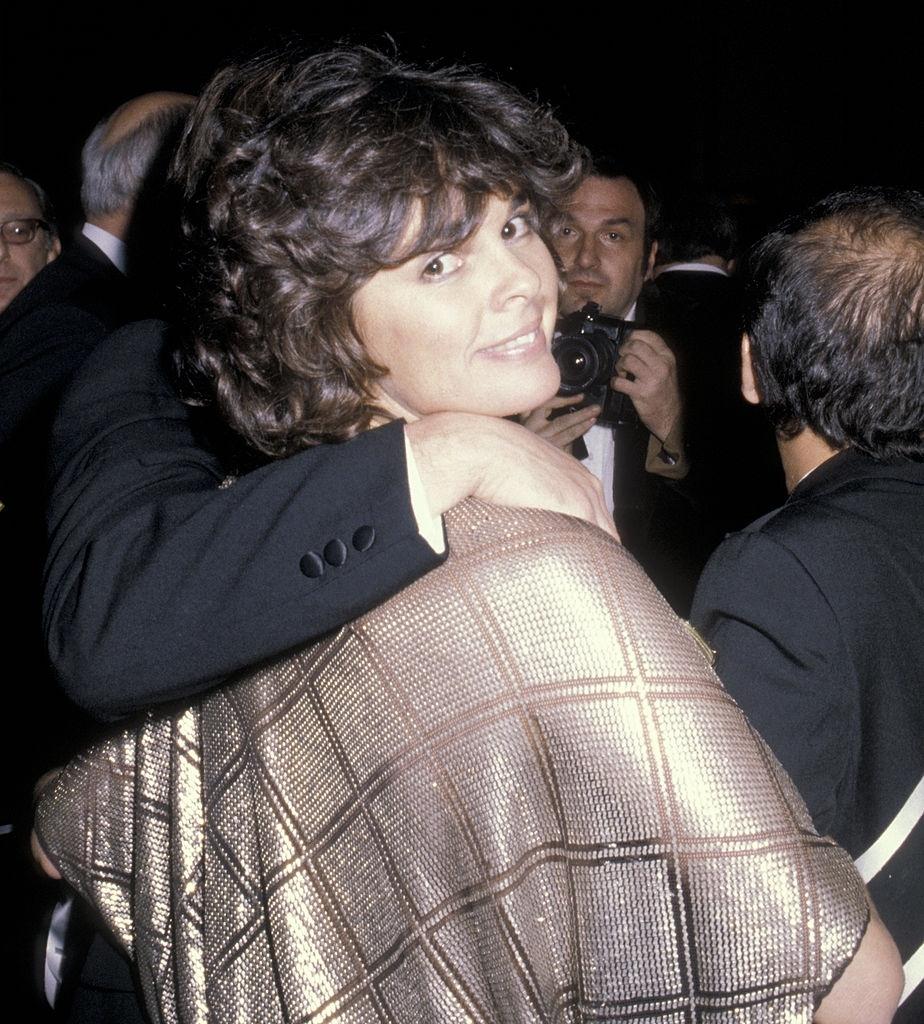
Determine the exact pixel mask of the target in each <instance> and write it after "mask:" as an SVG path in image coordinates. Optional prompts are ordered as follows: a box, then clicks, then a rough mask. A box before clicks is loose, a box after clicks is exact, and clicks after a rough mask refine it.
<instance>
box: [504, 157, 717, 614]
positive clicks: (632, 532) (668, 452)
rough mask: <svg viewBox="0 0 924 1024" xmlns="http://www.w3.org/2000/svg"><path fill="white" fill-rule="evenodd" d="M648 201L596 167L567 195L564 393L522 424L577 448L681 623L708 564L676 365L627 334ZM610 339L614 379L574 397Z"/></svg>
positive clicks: (659, 341) (661, 347) (667, 354)
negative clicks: (688, 489)
mask: <svg viewBox="0 0 924 1024" xmlns="http://www.w3.org/2000/svg"><path fill="white" fill-rule="evenodd" d="M652 204H653V195H652V193H651V192H650V191H649V190H648V189H647V188H646V186H645V185H644V184H643V183H642V182H641V181H636V180H634V179H633V178H632V177H630V176H629V175H628V174H627V173H626V172H625V171H624V170H623V169H622V168H621V167H618V166H615V165H611V164H609V163H607V162H605V161H600V160H595V161H594V163H593V167H592V170H591V173H590V174H589V175H588V176H587V177H585V178H584V180H583V181H582V182H581V184H580V185H579V186H578V188H577V189H576V190H575V191H574V192H573V193H572V194H571V196H570V198H569V200H568V201H567V203H566V204H565V207H564V209H563V211H562V212H563V217H562V221H561V224H560V225H559V227H558V230H557V232H556V235H555V238H554V239H553V241H554V244H555V247H556V249H557V251H558V255H559V257H560V258H561V261H562V264H563V266H564V272H565V291H564V294H563V296H562V301H561V306H560V309H561V313H562V314H565V315H564V316H563V317H562V319H561V320H560V321H559V325H558V326H559V332H560V333H559V337H558V340H557V342H556V355H557V357H558V362H559V366H560V367H561V368H562V377H563V384H564V386H563V390H562V392H560V393H559V396H558V397H556V398H555V399H553V400H552V401H551V402H549V403H547V404H546V405H544V406H542V407H540V408H537V409H534V410H532V411H531V412H529V413H526V414H524V415H523V416H522V417H521V420H522V422H523V423H524V424H525V425H526V426H527V427H529V429H531V430H533V431H534V432H535V433H537V434H539V435H540V436H542V437H544V438H545V439H546V440H548V441H550V442H551V443H552V444H554V445H556V446H557V447H559V448H562V449H567V448H569V447H570V446H572V445H574V449H573V450H574V454H575V455H576V456H578V457H579V458H584V459H585V460H586V461H585V465H586V466H587V467H588V469H590V470H591V471H592V472H593V473H594V474H595V475H596V476H597V477H598V478H599V479H600V481H601V482H602V484H603V488H604V493H605V496H606V500H607V505H608V507H609V509H610V511H611V512H612V513H613V518H614V520H615V522H616V526H617V528H618V530H619V532H620V536H621V537H622V540H623V543H624V544H625V546H626V547H627V548H629V550H630V551H631V552H632V553H633V554H634V555H635V556H636V557H637V558H638V559H639V561H640V562H641V563H642V565H643V566H644V567H645V569H646V570H647V571H648V573H649V575H651V577H652V578H653V579H654V581H655V583H657V584H658V586H659V588H660V589H661V591H662V592H663V593H664V594H665V596H666V597H667V598H668V600H669V601H670V602H671V603H672V604H673V606H674V608H675V610H677V611H678V612H679V613H680V614H685V613H686V612H687V611H688V609H689V603H690V600H691V598H692V591H693V587H694V585H695V582H696V577H697V575H698V569H699V568H700V564H701V559H700V558H699V557H698V553H697V551H696V548H697V545H696V540H695V536H694V534H695V531H694V530H692V529H691V527H690V521H691V516H690V515H689V512H690V505H689V502H688V500H687V498H686V497H685V496H684V495H683V494H682V493H681V492H680V491H679V490H678V489H677V487H676V484H675V483H674V481H678V480H681V479H682V478H683V477H685V476H686V475H687V471H688V464H687V461H686V459H685V457H684V453H683V438H682V424H681V420H682V416H681V414H682V405H681V399H680V390H679V386H678V381H677V366H676V361H675V358H674V354H673V352H672V351H671V350H670V348H669V347H668V346H667V344H666V343H665V341H664V340H663V338H661V337H660V335H658V334H656V333H655V332H654V331H650V330H645V329H643V328H641V327H640V328H639V329H632V328H631V326H630V324H631V323H632V322H633V321H635V320H636V317H637V313H638V310H637V305H638V298H639V294H640V293H641V290H642V285H643V284H644V283H645V281H646V280H648V278H649V277H650V276H651V271H652V268H653V266H654V261H655V255H656V253H657V241H655V240H654V239H653V238H652V224H653V221H654V216H653V208H652ZM588 303H593V304H595V306H596V307H597V308H593V307H588V306H587V304H588ZM603 335H605V336H606V338H608V339H609V344H610V347H611V352H612V360H613V362H612V367H613V374H612V376H611V377H610V378H609V379H608V380H606V381H605V382H604V383H603V384H602V385H601V384H600V383H599V381H596V382H595V383H594V384H593V385H592V386H591V387H590V388H585V390H584V391H583V392H581V393H580V394H574V393H573V390H571V391H570V393H567V394H566V393H565V391H568V390H569V388H568V383H569V378H571V377H573V379H574V382H575V383H577V382H578V380H579V376H580V370H582V369H583V368H584V367H585V366H586V365H587V363H601V364H602V363H605V354H604V352H605V348H606V342H605V341H604V338H603V337H602V336H603ZM595 342H596V344H595ZM594 349H598V350H599V356H600V358H599V360H597V359H596V358H595V355H596V353H595V351H593V350H594ZM572 371H574V372H573V373H572ZM620 396H625V397H624V398H623V399H622V401H621V402H620V401H618V398H619V397H620ZM562 410H566V411H562ZM627 413H628V415H627ZM633 413H634V414H633Z"/></svg>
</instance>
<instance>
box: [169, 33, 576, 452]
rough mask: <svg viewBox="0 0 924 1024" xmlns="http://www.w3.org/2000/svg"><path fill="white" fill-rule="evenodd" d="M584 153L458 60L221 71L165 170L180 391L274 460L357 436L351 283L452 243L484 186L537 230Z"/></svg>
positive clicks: (284, 58) (341, 58) (365, 390)
mask: <svg viewBox="0 0 924 1024" xmlns="http://www.w3.org/2000/svg"><path fill="white" fill-rule="evenodd" d="M583 161H584V154H583V151H582V149H581V148H580V147H579V146H577V145H576V144H575V143H574V142H573V141H572V140H571V139H570V138H569V136H568V134H567V132H566V131H565V129H564V128H563V127H562V126H561V124H559V123H558V121H557V120H556V119H555V117H554V116H553V115H552V113H551V111H550V110H548V109H547V108H544V107H542V106H540V105H538V104H536V103H534V102H532V101H530V100H528V99H526V98H525V97H524V96H522V95H520V94H519V93H518V92H517V91H516V90H514V89H513V88H511V87H510V86H508V85H505V84H503V83H500V82H497V81H494V80H492V79H490V78H488V77H486V76H484V75H482V74H479V73H478V72H476V71H473V70H472V69H469V68H464V67H446V68H440V69H433V70H423V69H419V68H415V67H410V66H408V65H405V64H401V63H398V62H397V61H395V60H393V59H391V58H390V57H387V56H384V55H383V54H381V53H377V52H374V51H372V50H368V49H365V48H354V49H338V50H334V51H332V52H327V53H321V54H315V55H312V56H307V57H306V56H305V55H304V54H295V53H292V52H290V51H286V52H281V53H280V52H276V53H272V54H269V55H262V56H260V57H257V58H255V59H253V60H250V61H247V62H245V63H241V64H236V65H234V66H231V67H227V68H224V69H223V70H221V71H219V72H218V73H217V74H216V75H215V77H214V78H213V79H212V81H211V83H210V84H209V85H208V86H207V87H206V89H205V91H204V93H203V94H202V97H201V98H200V100H199V102H198V104H197V106H196V107H195V109H194V110H193V113H192V115H191V118H190V122H189V125H188V128H187V132H186V135H185V137H184V139H183V142H182V143H181V146H180V149H179V151H178V154H177V158H176V162H175V165H174V174H175V176H176V178H177V180H178V182H179V183H180V185H181V187H182V189H183V191H184V194H185V212H184V218H183V231H184V235H185V239H186V254H185V257H184V261H183V262H184V271H185V274H184V277H185V283H184V285H183V293H184V295H183V307H184V309H185V314H184V317H183V319H184V326H185V336H186V337H187V339H188V340H187V343H186V347H185V349H184V351H183V353H182V354H181V357H180V364H181V371H182V374H183V377H184V379H185V382H186V384H187V386H188V385H189V384H190V383H192V384H193V385H194V387H195V391H196V394H197V396H198V400H199V401H201V402H204V403H208V402H215V403H216V404H217V407H218V410H219V412H220V413H221V415H222V416H223V417H224V419H225V420H226V421H227V422H228V423H229V424H230V425H231V426H232V427H233V429H234V430H235V431H237V432H238V434H240V435H242V436H243V438H244V439H245V440H246V442H247V443H248V444H249V445H250V446H251V447H252V448H253V449H256V450H257V451H259V452H261V453H263V454H264V455H267V456H270V457H283V456H286V455H290V454H292V453H294V452H296V451H299V450H301V449H303V448H305V447H307V446H310V445H313V444H318V443H322V442H330V441H341V440H344V439H346V438H349V437H351V436H353V435H355V434H356V433H357V432H359V431H361V430H363V429H365V428H366V427H367V426H368V425H369V422H370V420H371V418H372V416H373V415H374V414H375V412H376V411H377V410H375V408H374V397H373V396H374V387H373V385H374V382H375V381H376V380H377V379H378V378H379V377H380V376H382V375H383V374H384V373H385V372H387V371H386V370H385V368H383V367H380V366H377V365H376V364H375V363H374V362H373V361H372V360H371V359H370V357H369V356H368V354H367V353H366V351H365V349H364V347H363V345H362V340H361V339H360V338H359V337H358V335H357V331H356V329H355V325H354V323H353V319H352V309H351V306H352V299H353V296H354V295H355V293H356V291H357V289H358V288H359V287H360V286H361V285H362V284H363V283H364V282H365V281H367V280H368V279H369V278H370V277H371V276H372V275H373V274H375V273H376V272H377V271H379V270H381V269H383V268H385V267H391V266H395V265H397V264H399V263H401V262H404V261H405V260H407V259H409V258H411V257H414V256H417V255H421V254H423V253H428V252H432V251H436V250H440V249H445V248H452V247H454V246H456V245H458V244H459V243H460V242H462V241H464V239H466V238H467V237H468V236H469V235H470V234H471V233H472V232H473V231H474V230H475V228H477V226H478V224H479V222H480V220H481V217H482V215H483V209H484V206H485V204H486V202H487V200H488V198H489V197H490V196H491V195H492V194H498V195H503V196H514V195H522V196H523V197H524V198H525V199H526V200H528V201H530V202H531V203H532V205H533V207H534V210H535V212H536V214H537V217H538V220H539V224H540V231H541V232H543V233H544V232H545V231H546V230H547V225H548V223H549V221H550V219H551V217H552V216H554V211H555V208H556V206H557V204H558V203H559V202H560V200H561V198H562V197H563V196H564V195H565V194H566V193H567V192H568V191H570V190H571V189H572V188H574V187H575V185H576V184H577V182H578V181H579V179H580V176H581V171H582V167H583ZM410 225H414V229H415V237H413V238H411V239H408V238H407V237H406V236H407V235H408V230H409V226H410Z"/></svg>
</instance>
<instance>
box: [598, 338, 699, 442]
mask: <svg viewBox="0 0 924 1024" xmlns="http://www.w3.org/2000/svg"><path fill="white" fill-rule="evenodd" d="M616 371H617V376H615V377H614V378H613V379H612V381H611V382H610V386H611V387H612V388H613V390H614V391H619V392H621V393H622V394H624V395H628V396H629V398H630V399H631V400H632V404H633V405H634V406H635V411H636V412H637V413H638V415H639V419H640V420H641V421H642V423H644V425H645V426H646V427H647V428H648V430H650V431H651V433H652V434H654V436H655V437H656V438H658V439H659V440H660V441H664V440H665V438H667V437H668V435H669V434H670V433H671V431H672V429H673V428H674V427H675V425H676V424H677V423H678V421H679V420H680V414H681V408H682V406H681V401H680V386H679V385H678V383H677V360H676V359H675V358H674V353H673V352H671V350H670V348H668V346H667V344H666V343H665V341H664V339H663V338H662V337H661V336H660V335H659V334H655V332H654V331H641V330H640V331H632V333H631V334H630V335H629V338H628V340H627V341H626V342H625V343H624V344H623V345H622V347H621V349H620V352H619V359H618V361H617V363H616ZM629 374H631V376H632V377H633V378H634V380H630V379H629V376H628V375H629Z"/></svg>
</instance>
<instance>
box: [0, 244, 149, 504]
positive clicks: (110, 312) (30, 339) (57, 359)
mask: <svg viewBox="0 0 924 1024" xmlns="http://www.w3.org/2000/svg"><path fill="white" fill-rule="evenodd" d="M131 314H132V309H131V292H130V290H129V286H128V284H127V282H126V281H125V278H124V277H123V275H122V274H120V273H119V271H118V270H117V269H116V268H115V267H114V266H113V265H112V263H110V262H109V260H108V259H107V258H106V257H105V256H104V255H103V253H102V252H101V251H100V250H99V249H98V248H97V247H96V246H95V245H93V243H92V242H90V241H89V240H88V239H86V238H84V237H83V236H80V238H79V239H78V240H77V242H75V244H74V245H73V246H72V247H71V248H70V249H68V250H67V251H65V252H64V253H63V254H62V255H61V256H59V257H58V259H56V260H54V261H53V262H52V263H49V264H48V265H47V266H46V267H43V268H42V270H41V271H40V272H39V273H38V274H37V275H36V276H35V277H34V278H33V279H32V280H31V281H30V282H29V284H28V285H27V286H26V287H25V288H24V289H23V290H22V291H21V292H20V293H19V294H18V295H17V296H16V298H15V299H14V300H13V301H12V302H11V303H10V305H9V306H8V307H7V308H6V309H5V310H4V311H3V313H2V314H0V451H2V455H3V461H2V466H3V469H2V475H0V497H2V498H3V499H4V500H5V501H7V502H8V501H9V498H10V494H11V491H12V490H15V489H16V487H17V485H18V484H17V482H16V473H17V472H19V471H21V470H26V472H27V478H28V480H29V481H30V483H31V480H32V479H33V478H34V473H33V470H34V466H35V451H36V449H35V446H36V445H37V444H39V443H41V440H42V438H43V437H44V434H45V432H46V431H47V428H48V426H49V425H50V417H51V414H52V411H53V409H54V405H55V402H56V401H57V399H58V397H59V394H60V391H61V388H62V387H63V385H64V384H65V382H66V381H67V380H68V378H69V377H70V375H71V374H72V373H73V372H74V370H75V369H76V368H77V367H78V366H79V365H80V363H81V362H82V361H83V359H84V358H85V357H86V355H87V353H88V352H89V351H90V350H91V349H92V348H93V346H94V345H95V344H96V343H97V342H98V341H100V340H101V339H102V338H103V337H105V335H106V334H108V333H109V332H110V331H112V330H114V329H115V328H116V327H119V326H120V325H121V324H123V323H125V322H126V321H127V320H128V319H130V318H131Z"/></svg>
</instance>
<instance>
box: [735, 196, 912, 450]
mask: <svg viewBox="0 0 924 1024" xmlns="http://www.w3.org/2000/svg"><path fill="white" fill-rule="evenodd" d="M744 326H745V330H746V331H747V333H748V335H749V336H750V339H751V353H752V358H753V364H754V371H755V375H756V379H757V384H758V388H759V390H760V393H761V397H762V401H763V403H764V404H765V405H766V407H767V410H768V412H769V415H770V419H771V421H772V422H773V424H774V426H775V427H776V428H777V430H778V431H779V432H780V433H781V434H782V435H783V436H785V437H793V436H795V435H796V434H797V433H798V432H799V431H800V430H801V429H802V428H803V427H809V428H810V429H811V430H813V431H814V432H815V433H817V434H819V435H820V436H821V437H823V438H824V439H825V440H826V441H827V442H828V443H829V444H830V445H832V446H833V447H835V448H843V447H847V446H849V447H852V448H856V449H858V450H859V451H863V452H866V453H867V454H868V455H871V456H873V457H874V458H878V459H885V458H892V457H896V456H906V457H912V458H921V457H922V456H924V196H922V195H921V194H919V193H917V192H912V191H906V190H897V189H885V188H858V189H853V190H851V191H847V192H839V193H835V194H834V195H831V196H829V197H828V198H827V199H824V200H822V201H821V202H820V203H817V204H816V205H814V206H812V207H811V208H810V209H809V210H807V211H806V212H805V213H803V214H800V215H799V216H796V217H793V218H791V219H789V220H787V221H785V222H784V223H783V224H782V225H781V226H780V227H779V228H777V229H776V230H775V231H773V232H772V233H771V234H770V235H768V236H767V237H766V238H764V239H763V240H762V241H761V242H759V243H758V244H757V246H756V247H755V249H754V250H753V252H752V254H751V256H750V259H749V272H748V275H747V286H746V295H745V324H744Z"/></svg>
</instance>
